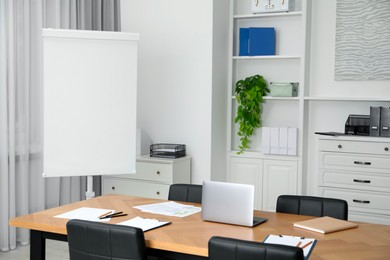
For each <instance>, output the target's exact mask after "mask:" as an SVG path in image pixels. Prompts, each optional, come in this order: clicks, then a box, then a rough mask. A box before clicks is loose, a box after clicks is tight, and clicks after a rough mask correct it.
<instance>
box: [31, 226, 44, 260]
mask: <svg viewBox="0 0 390 260" xmlns="http://www.w3.org/2000/svg"><path fill="white" fill-rule="evenodd" d="M45 258H46V238H45V237H44V236H43V232H42V231H37V230H31V231H30V260H45Z"/></svg>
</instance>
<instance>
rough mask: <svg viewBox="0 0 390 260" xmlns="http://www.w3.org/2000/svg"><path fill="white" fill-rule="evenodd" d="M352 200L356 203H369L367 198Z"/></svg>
mask: <svg viewBox="0 0 390 260" xmlns="http://www.w3.org/2000/svg"><path fill="white" fill-rule="evenodd" d="M353 202H356V203H363V204H370V201H369V200H353Z"/></svg>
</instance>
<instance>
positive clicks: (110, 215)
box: [100, 211, 123, 219]
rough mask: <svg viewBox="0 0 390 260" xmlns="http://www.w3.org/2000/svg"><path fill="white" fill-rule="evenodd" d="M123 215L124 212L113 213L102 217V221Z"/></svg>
mask: <svg viewBox="0 0 390 260" xmlns="http://www.w3.org/2000/svg"><path fill="white" fill-rule="evenodd" d="M121 213H123V212H122V211H119V212H114V213H111V214H108V215H105V216H102V217H100V219H102V218H111V217H113V216H115V215H119V214H121Z"/></svg>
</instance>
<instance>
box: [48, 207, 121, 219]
mask: <svg viewBox="0 0 390 260" xmlns="http://www.w3.org/2000/svg"><path fill="white" fill-rule="evenodd" d="M110 211H111V212H115V210H113V209H99V208H88V207H81V208H78V209H74V210H71V211H68V212H65V213H63V214H60V215H57V216H54V217H55V218H67V219H82V220H90V221H99V222H107V221H110V218H104V219H99V216H101V215H103V214H105V213H107V212H110Z"/></svg>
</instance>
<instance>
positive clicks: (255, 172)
mask: <svg viewBox="0 0 390 260" xmlns="http://www.w3.org/2000/svg"><path fill="white" fill-rule="evenodd" d="M310 3H311V1H310V0H308V1H306V0H301V1H297V6H296V8H297V10H296V11H291V12H284V13H265V14H251V1H250V0H231V1H230V7H231V10H230V17H231V19H230V39H231V42H230V46H229V51H230V57H229V76H228V93H229V95H230V96H229V100H228V111H229V113H228V140H227V144H228V149H229V151H228V154H227V156H228V159H227V161H228V165H227V168H228V175H227V179H228V181H231V182H239V183H248V184H254V185H255V189H256V197H257V198H256V203H255V204H256V205H255V207H256V208H257V209H262V210H271V211H273V210H275V205H276V198H277V196H278V195H279V194H300V193H301V192H302V191H301V190H302V158H303V145H304V142H303V138H302V137H303V133H304V130H305V122H304V111H305V110H304V108H305V105H306V103H305V98H304V97H305V95H306V92H307V91H305V88H306V79H307V76H306V71H307V61H308V60H309V58H308V54H307V53H306V52H307V51H306V50H308V49H309V48H306V46H307V44H308V43H307V39H308V38H309V37H308V35H307V34H308V31H309V28H308V26H309V24H310V22H309V20H310V12H309V11H308V10H310V6H309V5H310ZM243 27H274V28H275V30H276V55H273V56H239V55H238V50H239V28H243ZM255 74H259V75H262V76H263V77H264V78H265V79H266V80H267V82H272V81H274V82H277V81H284V82H299V89H298V97H270V96H267V97H264V100H265V103H264V104H263V113H262V125H263V126H270V127H295V128H298V144H297V145H298V156H281V155H265V154H263V153H262V152H261V128H259V129H257V130H256V131H255V133H254V135H253V136H252V138H251V140H252V142H251V144H250V147H251V149H250V151H245V152H244V154H242V155H237V150H238V145H239V141H240V140H239V137H238V136H237V134H236V133H237V131H238V125H236V124H235V123H234V118H235V115H236V109H237V101H236V98H235V96H234V88H235V83H236V82H237V81H238V80H240V79H243V78H246V77H248V76H252V75H255Z"/></svg>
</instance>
